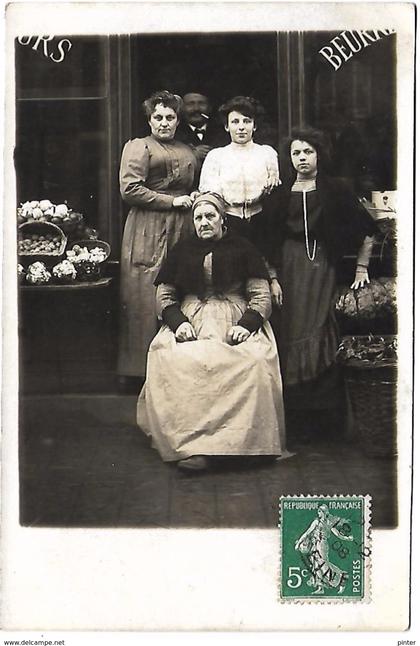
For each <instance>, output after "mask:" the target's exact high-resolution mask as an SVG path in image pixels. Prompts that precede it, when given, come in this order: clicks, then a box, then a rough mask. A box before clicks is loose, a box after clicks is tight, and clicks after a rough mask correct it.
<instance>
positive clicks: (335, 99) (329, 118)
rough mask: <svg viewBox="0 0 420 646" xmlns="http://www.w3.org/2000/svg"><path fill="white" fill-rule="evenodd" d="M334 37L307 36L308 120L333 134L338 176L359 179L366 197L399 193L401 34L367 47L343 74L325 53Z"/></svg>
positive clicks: (348, 63) (356, 181) (357, 182)
mask: <svg viewBox="0 0 420 646" xmlns="http://www.w3.org/2000/svg"><path fill="white" fill-rule="evenodd" d="M334 37H337V32H316V33H315V32H310V33H305V69H306V71H307V73H306V76H305V93H306V101H305V106H306V120H307V121H308V123H310V124H311V125H313V126H315V127H318V128H321V129H322V130H325V131H327V132H328V133H329V135H330V137H331V140H332V142H333V145H334V166H333V167H334V170H335V173H336V174H337V175H340V176H342V177H346V178H349V179H353V180H354V186H355V189H356V190H357V191H358V192H359V193H360V194H364V195H366V196H367V197H370V193H371V191H372V190H381V191H382V190H395V189H396V53H395V45H396V35H395V34H394V35H391V36H386V37H383V38H381V39H380V40H378V41H377V42H375V44H374V46H371V47H365V48H362V49H361V51H360V52H358V53H357V54H355V55H353V56H352V57H351V58H350V59H349V60H348V61H343V62H342V64H341V66H340V67H339V69H338V70H337V71H335V70H334V68H333V67H332V65H331V64H330V63H329V62H328V61H327V60H326V59H325V58H324V57H323V56H322V55H321V54H320V53H319V50H320V49H321V48H323V47H324V46H327V45H330V40H331V39H332V38H334ZM352 42H353V41H352ZM344 44H345V43H344ZM347 49H349V48H348V47H347ZM334 51H335V50H334Z"/></svg>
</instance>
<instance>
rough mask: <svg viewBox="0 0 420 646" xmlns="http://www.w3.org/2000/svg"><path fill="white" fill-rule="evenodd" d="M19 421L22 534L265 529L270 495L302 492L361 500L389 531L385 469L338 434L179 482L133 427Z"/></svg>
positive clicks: (85, 419)
mask: <svg viewBox="0 0 420 646" xmlns="http://www.w3.org/2000/svg"><path fill="white" fill-rule="evenodd" d="M78 417H79V419H78ZM25 420H26V421H25V423H23V424H22V427H23V428H22V429H21V440H20V447H21V450H20V468H21V487H20V501H21V505H20V509H21V523H22V524H23V525H29V526H44V527H45V526H47V527H140V528H141V527H164V528H168V527H200V528H212V527H244V528H273V527H276V525H277V508H278V497H279V495H280V494H283V495H284V494H306V493H312V494H325V495H331V494H334V493H342V494H353V493H357V494H365V493H369V494H370V495H371V496H372V499H373V503H372V510H373V519H372V520H373V526H374V527H392V526H395V524H396V523H397V513H396V507H395V504H396V503H395V499H396V469H395V463H394V461H393V460H391V459H378V458H370V457H367V456H366V455H365V454H364V452H363V450H362V448H361V447H360V446H359V445H357V444H356V443H355V442H354V441H350V440H349V439H346V438H344V437H342V436H341V435H339V434H337V436H335V437H334V434H331V435H330V437H329V438H320V437H318V438H313V439H311V440H310V441H309V442H308V441H306V443H303V441H300V440H299V439H296V440H295V441H294V443H293V442H292V441H290V442H289V448H290V449H291V450H293V451H295V452H296V454H295V455H294V456H293V457H291V458H289V459H287V460H283V461H278V462H269V463H267V462H264V461H263V462H262V463H261V462H260V461H258V460H255V461H253V459H252V458H251V459H240V458H235V459H221V460H220V461H219V462H218V464H216V465H215V467H214V469H213V470H212V471H210V472H208V473H205V474H201V475H189V474H183V473H182V472H180V471H179V470H178V469H177V467H176V465H174V464H167V463H166V464H165V463H163V462H162V461H161V460H160V458H159V455H158V454H157V453H156V451H154V450H153V449H152V448H151V447H150V444H149V440H148V439H147V438H146V437H145V436H144V435H143V433H142V432H141V431H140V430H139V429H138V428H137V427H136V426H135V425H134V424H124V425H120V424H117V423H113V422H112V420H109V421H108V422H106V423H105V424H103V423H101V424H99V423H98V421H97V420H94V419H92V418H90V417H89V415H79V416H78V415H77V413H76V412H75V413H74V414H73V415H71V416H70V418H67V419H64V420H63V419H59V416H54V415H51V417H50V419H48V420H46V419H45V417H42V416H41V417H40V416H36V415H34V416H33V417H32V416H30V415H25Z"/></svg>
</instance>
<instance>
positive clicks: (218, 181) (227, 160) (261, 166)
mask: <svg viewBox="0 0 420 646" xmlns="http://www.w3.org/2000/svg"><path fill="white" fill-rule="evenodd" d="M268 183H269V184H273V185H275V186H277V185H278V184H280V183H281V182H280V177H279V165H278V159H277V153H276V151H275V150H274V148H272V147H271V146H267V145H261V144H256V143H254V142H253V141H250V142H248V143H247V144H235V143H233V142H232V143H230V144H229V145H228V146H224V147H223V148H214V149H213V150H211V151H210V152H209V153H208V155H207V157H206V158H205V160H204V164H203V167H202V169H201V176H200V186H199V190H200V191H213V192H215V193H219V194H220V195H222V197H223V198H224V199H225V201H226V202H227V203H228V205H229V207H228V209H227V213H229V214H230V215H236V216H239V217H245V218H250V217H252V216H253V215H255V214H256V213H258V212H259V211H261V208H262V207H261V203H260V200H261V197H262V193H263V191H264V188H265V187H266V185H267V184H268Z"/></svg>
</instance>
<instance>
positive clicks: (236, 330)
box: [226, 325, 251, 345]
mask: <svg viewBox="0 0 420 646" xmlns="http://www.w3.org/2000/svg"><path fill="white" fill-rule="evenodd" d="M250 334H251V333H250V331H249V330H247V329H246V328H244V327H242V325H233V326H232V327H231V328H230V329H229V330H228V331H227V335H226V337H227V341H228V343H230V344H231V345H237V344H238V343H243V341H246V340H247V338H248V337H249V335H250Z"/></svg>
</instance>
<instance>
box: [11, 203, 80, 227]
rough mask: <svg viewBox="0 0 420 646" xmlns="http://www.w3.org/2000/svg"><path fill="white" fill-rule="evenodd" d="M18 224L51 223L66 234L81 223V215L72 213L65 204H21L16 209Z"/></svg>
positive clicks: (75, 212)
mask: <svg viewBox="0 0 420 646" xmlns="http://www.w3.org/2000/svg"><path fill="white" fill-rule="evenodd" d="M17 220H18V224H24V223H30V222H51V223H52V224H56V225H57V226H59V227H60V228H61V229H62V230H63V231H64V232H65V233H66V234H67V233H72V232H73V231H75V230H76V229H77V228H78V227H79V226H80V225H81V224H82V223H83V215H82V213H78V212H77V211H73V210H72V209H71V208H69V207H68V206H67V204H64V203H63V204H53V203H52V202H51V201H50V200H32V201H28V202H23V203H22V204H21V205H20V206H19V207H18V209H17Z"/></svg>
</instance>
